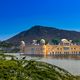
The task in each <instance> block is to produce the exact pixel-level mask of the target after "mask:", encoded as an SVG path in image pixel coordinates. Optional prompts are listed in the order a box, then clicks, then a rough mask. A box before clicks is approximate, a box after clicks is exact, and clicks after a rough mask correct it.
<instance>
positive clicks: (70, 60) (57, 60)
mask: <svg viewBox="0 0 80 80" xmlns="http://www.w3.org/2000/svg"><path fill="white" fill-rule="evenodd" d="M40 61H43V62H47V63H50V64H54V65H56V66H59V67H61V68H63V69H65V70H67V71H68V72H70V73H72V74H73V75H80V56H68V57H47V58H42V59H40Z"/></svg>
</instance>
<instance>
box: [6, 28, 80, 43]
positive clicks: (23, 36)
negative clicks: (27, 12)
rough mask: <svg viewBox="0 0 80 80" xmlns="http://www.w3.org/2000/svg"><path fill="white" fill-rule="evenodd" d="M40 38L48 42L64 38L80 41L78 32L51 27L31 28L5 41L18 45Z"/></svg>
mask: <svg viewBox="0 0 80 80" xmlns="http://www.w3.org/2000/svg"><path fill="white" fill-rule="evenodd" d="M41 38H43V39H46V40H49V41H50V40H52V39H53V38H60V39H62V38H66V39H72V40H75V39H80V32H77V31H68V30H62V29H57V28H53V27H45V26H33V27H32V28H30V29H29V30H26V31H23V32H21V33H19V34H17V35H15V36H13V37H12V38H10V39H8V40H6V41H7V42H11V43H13V44H19V43H20V41H22V40H24V41H25V42H26V43H30V42H31V41H32V40H34V39H38V40H39V39H41Z"/></svg>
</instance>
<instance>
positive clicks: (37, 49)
mask: <svg viewBox="0 0 80 80" xmlns="http://www.w3.org/2000/svg"><path fill="white" fill-rule="evenodd" d="M23 43H24V42H22V44H21V51H22V53H24V54H35V55H45V56H46V55H56V54H80V45H77V44H73V43H72V40H67V39H62V40H61V41H60V43H59V44H58V45H51V44H46V45H45V40H44V39H41V41H40V44H37V43H36V40H33V43H32V44H31V45H27V44H23Z"/></svg>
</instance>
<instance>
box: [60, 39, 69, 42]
mask: <svg viewBox="0 0 80 80" xmlns="http://www.w3.org/2000/svg"><path fill="white" fill-rule="evenodd" d="M61 41H62V42H63V43H69V41H68V40H67V39H62V40H61Z"/></svg>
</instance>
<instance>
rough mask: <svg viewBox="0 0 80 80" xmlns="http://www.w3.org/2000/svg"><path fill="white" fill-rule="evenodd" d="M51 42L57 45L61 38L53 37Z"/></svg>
mask: <svg viewBox="0 0 80 80" xmlns="http://www.w3.org/2000/svg"><path fill="white" fill-rule="evenodd" d="M51 42H52V43H53V44H56V45H57V44H59V42H60V38H53V39H52V41H51Z"/></svg>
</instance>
